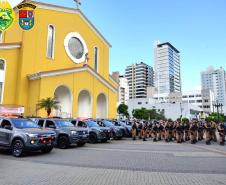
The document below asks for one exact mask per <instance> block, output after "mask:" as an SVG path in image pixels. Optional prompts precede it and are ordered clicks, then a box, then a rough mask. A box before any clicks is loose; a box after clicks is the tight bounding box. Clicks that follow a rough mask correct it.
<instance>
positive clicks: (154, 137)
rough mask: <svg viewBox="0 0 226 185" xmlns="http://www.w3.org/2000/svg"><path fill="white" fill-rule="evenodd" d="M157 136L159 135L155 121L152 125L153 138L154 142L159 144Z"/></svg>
mask: <svg viewBox="0 0 226 185" xmlns="http://www.w3.org/2000/svg"><path fill="white" fill-rule="evenodd" d="M157 134H158V126H157V121H154V122H153V125H152V136H153V141H154V142H157Z"/></svg>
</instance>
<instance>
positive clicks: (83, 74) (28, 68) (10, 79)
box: [0, 1, 118, 118]
mask: <svg viewBox="0 0 226 185" xmlns="http://www.w3.org/2000/svg"><path fill="white" fill-rule="evenodd" d="M26 2H28V1H26ZM29 2H30V1H29ZM31 3H32V4H34V5H36V9H35V10H34V19H35V24H34V27H33V28H32V29H30V30H23V29H22V28H21V27H20V25H19V18H18V10H17V9H15V12H16V16H17V19H16V21H15V23H14V24H13V26H12V27H10V29H9V30H7V31H5V32H3V33H1V35H0V42H1V43H0V101H1V106H2V107H4V106H6V107H7V106H11V107H24V115H26V116H28V115H29V116H31V115H33V116H46V112H45V110H39V111H37V103H38V102H39V101H40V100H41V99H43V98H47V97H56V99H57V100H58V101H59V102H60V109H59V110H54V111H53V115H54V116H62V117H93V118H115V117H116V102H117V88H118V84H117V83H116V82H115V81H114V80H113V79H112V77H111V76H110V75H109V49H110V48H111V45H110V44H109V42H108V41H107V40H106V39H105V38H104V37H103V36H102V35H101V33H100V32H99V31H98V30H97V29H96V28H95V27H94V25H93V24H92V23H91V22H90V21H89V20H88V19H87V17H86V16H85V15H84V14H83V13H82V12H81V11H80V10H79V9H74V8H67V7H62V6H56V5H52V4H46V3H40V2H31Z"/></svg>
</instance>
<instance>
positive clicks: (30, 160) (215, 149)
mask: <svg viewBox="0 0 226 185" xmlns="http://www.w3.org/2000/svg"><path fill="white" fill-rule="evenodd" d="M0 184H1V185H36V184H37V185H47V184H54V185H58V184H59V185H61V184H65V185H66V184H67V185H72V184H92V185H94V184H98V185H102V184H103V185H106V184H109V185H113V184H117V185H119V184H123V185H124V184H128V185H132V184H134V185H135V184H141V185H143V184H155V185H158V184H164V185H165V184H172V185H177V184H178V185H185V184H189V185H191V184H195V185H196V184H197V185H200V184H205V185H206V184H209V185H215V184H216V185H223V184H226V147H222V146H219V145H216V144H215V145H210V146H206V145H205V144H204V143H199V144H197V145H191V144H188V143H183V144H176V143H165V142H158V143H153V142H152V141H147V142H143V141H140V140H137V141H131V140H130V139H123V140H120V141H115V140H113V141H110V142H108V143H105V144H86V145H85V146H84V147H76V146H75V147H70V148H69V149H66V150H61V149H54V150H53V151H52V152H51V153H50V154H42V153H39V152H35V153H30V154H29V155H27V156H25V157H23V158H14V157H12V156H11V155H10V154H8V153H7V152H5V151H2V150H1V152H0Z"/></svg>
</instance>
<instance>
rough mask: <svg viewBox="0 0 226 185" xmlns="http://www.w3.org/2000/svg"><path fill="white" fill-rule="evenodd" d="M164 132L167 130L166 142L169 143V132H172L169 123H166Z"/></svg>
mask: <svg viewBox="0 0 226 185" xmlns="http://www.w3.org/2000/svg"><path fill="white" fill-rule="evenodd" d="M164 130H165V141H166V142H169V130H170V124H169V121H166V123H165V127H164Z"/></svg>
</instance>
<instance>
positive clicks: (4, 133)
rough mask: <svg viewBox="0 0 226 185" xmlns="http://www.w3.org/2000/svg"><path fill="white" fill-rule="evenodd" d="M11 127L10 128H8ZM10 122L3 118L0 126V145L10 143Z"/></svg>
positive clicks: (11, 132)
mask: <svg viewBox="0 0 226 185" xmlns="http://www.w3.org/2000/svg"><path fill="white" fill-rule="evenodd" d="M9 128H11V129H9ZM12 128H13V127H12V124H11V123H10V121H9V120H6V119H3V120H2V121H1V126H0V142H1V145H10V141H11V137H12V135H13V131H12Z"/></svg>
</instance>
